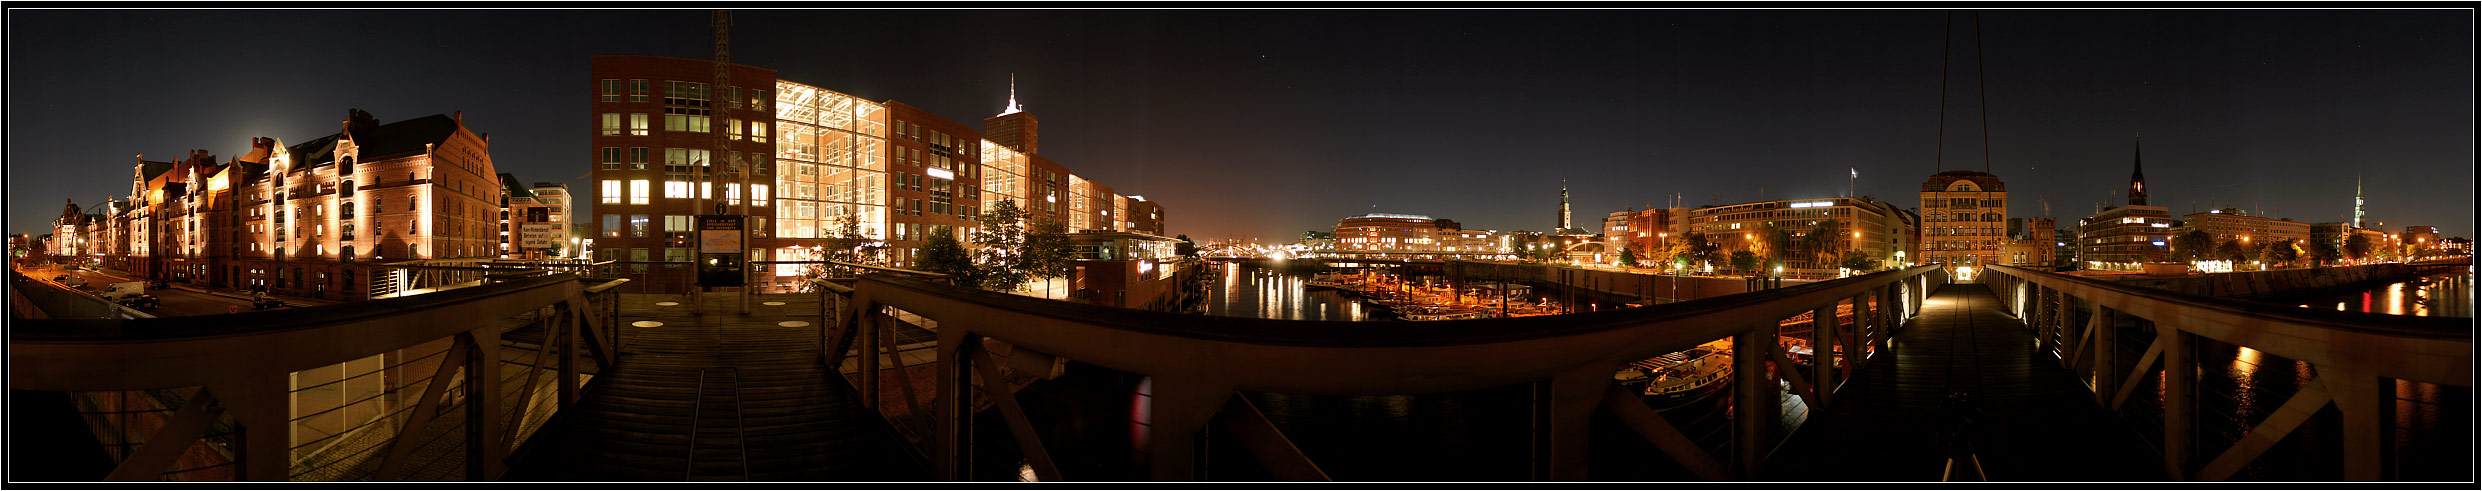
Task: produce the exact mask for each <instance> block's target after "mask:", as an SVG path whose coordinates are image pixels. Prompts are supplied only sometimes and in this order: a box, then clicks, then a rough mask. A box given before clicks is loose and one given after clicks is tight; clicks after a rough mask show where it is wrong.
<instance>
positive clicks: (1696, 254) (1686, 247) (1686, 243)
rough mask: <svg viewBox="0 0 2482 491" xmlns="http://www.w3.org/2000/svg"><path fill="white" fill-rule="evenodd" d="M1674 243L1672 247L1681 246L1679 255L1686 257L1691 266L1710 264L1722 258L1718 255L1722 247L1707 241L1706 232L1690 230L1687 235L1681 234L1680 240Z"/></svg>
mask: <svg viewBox="0 0 2482 491" xmlns="http://www.w3.org/2000/svg"><path fill="white" fill-rule="evenodd" d="M1674 244H1676V245H1674V247H1679V248H1681V254H1680V256H1681V257H1685V258H1688V260H1689V264H1690V265H1692V266H1705V265H1712V264H1715V263H1716V262H1717V260H1720V259H1723V258H1722V257H1720V256H1721V254H1722V252H1723V247H1722V246H1717V245H1715V243H1713V242H1708V241H1707V240H1706V234H1702V233H1698V232H1690V233H1689V234H1688V235H1683V236H1681V239H1680V242H1676V243H1674Z"/></svg>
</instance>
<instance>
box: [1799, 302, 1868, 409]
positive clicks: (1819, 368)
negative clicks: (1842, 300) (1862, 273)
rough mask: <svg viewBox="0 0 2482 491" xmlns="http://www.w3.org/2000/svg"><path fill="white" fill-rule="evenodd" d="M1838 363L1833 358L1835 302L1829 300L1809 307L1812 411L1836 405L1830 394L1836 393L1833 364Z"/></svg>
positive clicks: (1834, 345) (1834, 352) (1834, 347)
mask: <svg viewBox="0 0 2482 491" xmlns="http://www.w3.org/2000/svg"><path fill="white" fill-rule="evenodd" d="M1856 313H1858V312H1856ZM1839 364H1841V362H1840V361H1838V360H1836V304H1834V303H1829V304H1827V306H1825V307H1819V308H1816V309H1811V310H1810V382H1811V384H1810V392H1812V393H1815V394H1817V395H1818V397H1814V398H1812V399H1815V400H1816V402H1817V404H1818V407H1816V408H1812V409H1813V410H1822V409H1826V408H1827V406H1829V405H1832V404H1835V401H1834V398H1833V397H1831V396H1832V395H1834V394H1835V392H1836V366H1837V365H1839Z"/></svg>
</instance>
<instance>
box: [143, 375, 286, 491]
mask: <svg viewBox="0 0 2482 491" xmlns="http://www.w3.org/2000/svg"><path fill="white" fill-rule="evenodd" d="M289 377H290V376H289V375H287V374H283V373H278V374H275V375H268V376H252V377H248V378H245V379H241V380H237V381H234V382H232V383H231V384H232V385H229V386H210V387H207V388H204V389H200V390H201V393H202V394H204V393H207V392H213V393H214V394H215V395H216V397H218V398H219V400H221V401H223V402H225V403H226V404H225V405H226V406H227V407H229V408H230V410H231V411H232V414H233V422H234V423H236V424H237V425H238V426H239V428H236V429H235V430H234V432H235V433H236V434H235V435H233V439H234V440H236V441H239V442H241V445H240V447H239V448H237V449H236V450H239V451H237V452H234V457H235V458H236V459H239V460H240V461H241V480H244V481H285V480H290V479H292V477H293V476H292V475H291V473H292V467H293V459H292V458H291V455H292V454H293V441H292V440H293V438H292V436H293V435H292V433H293V432H292V431H291V429H292V428H291V427H290V426H291V425H292V423H293V421H292V414H291V413H292V407H291V404H288V400H287V399H288V397H287V396H290V395H291V393H290V392H289V391H287V390H286V385H287V383H286V382H287V380H288V379H289ZM185 447H186V446H185ZM156 471H157V472H158V473H161V472H162V471H163V470H162V469H157V470H156ZM150 477H152V476H150Z"/></svg>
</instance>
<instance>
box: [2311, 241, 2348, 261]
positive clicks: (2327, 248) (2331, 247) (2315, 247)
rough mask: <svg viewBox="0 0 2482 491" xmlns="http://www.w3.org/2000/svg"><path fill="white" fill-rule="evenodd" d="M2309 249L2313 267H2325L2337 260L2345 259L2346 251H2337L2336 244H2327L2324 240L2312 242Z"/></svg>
mask: <svg viewBox="0 0 2482 491" xmlns="http://www.w3.org/2000/svg"><path fill="white" fill-rule="evenodd" d="M2309 249H2310V250H2309V253H2308V255H2309V257H2310V261H2312V263H2311V264H2312V265H2316V266H2324V265H2326V264H2327V263H2332V262H2335V261H2336V260H2337V259H2343V258H2344V251H2339V250H2336V248H2335V244H2330V243H2327V241H2324V240H2312V241H2310V247H2309Z"/></svg>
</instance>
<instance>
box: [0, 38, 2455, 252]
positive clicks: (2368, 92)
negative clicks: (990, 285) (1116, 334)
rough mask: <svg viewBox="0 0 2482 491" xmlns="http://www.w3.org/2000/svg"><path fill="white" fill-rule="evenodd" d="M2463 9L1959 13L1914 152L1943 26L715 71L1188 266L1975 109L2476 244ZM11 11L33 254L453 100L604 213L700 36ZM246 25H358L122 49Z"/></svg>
mask: <svg viewBox="0 0 2482 491" xmlns="http://www.w3.org/2000/svg"><path fill="white" fill-rule="evenodd" d="M2468 13H2469V12H2467V11H2461V10H2388V11H2151V10H2138V11H2098V10H2080V11H2029V10H1993V11H1984V12H1982V13H1981V15H1980V18H1981V22H1980V26H1979V27H1980V29H1979V30H1980V32H1979V38H1980V40H1981V41H1982V42H1983V43H1985V44H1987V49H1982V50H1980V52H1979V53H1978V52H1977V43H1976V42H1975V41H1976V33H1975V30H1976V24H1975V17H1974V14H1973V13H1972V12H1967V11H1957V12H1955V14H1954V24H1953V28H1954V32H1953V34H1954V37H1953V39H1952V40H1951V41H1950V43H1949V48H1950V49H1949V51H1950V53H1949V57H1948V60H1947V61H1948V63H1949V66H1948V68H1949V74H1948V75H1949V76H1948V80H1947V82H1948V83H1947V87H1946V95H1947V98H1948V100H1947V104H1946V111H1947V114H1946V117H1945V123H1944V126H1945V138H1944V143H1945V144H1944V149H1943V150H1941V151H1940V152H1938V155H1936V156H1934V147H1935V145H1934V142H1935V141H1938V140H1939V137H1940V134H1939V131H1938V128H1939V127H1940V126H1941V124H1942V122H1941V120H1940V114H1939V109H1940V108H1939V102H1940V101H1939V96H1940V90H1941V89H1940V84H1939V82H1940V68H1941V67H1940V61H1941V60H1940V59H1939V58H1940V57H1939V54H1940V53H1938V50H1939V46H1941V35H1942V29H1943V22H1944V19H1945V18H1946V17H1945V15H1946V14H1944V13H1943V12H1942V11H1937V10H1874V11H1766V12H1735V11H1704V10H1692V11H1673V10H1654V11H1617V12H1602V13H1593V14H1588V13H1583V12H1570V11H1520V12H1496V13H1493V12H1427V11H1311V12H1281V11H1147V12H1105V11H1048V12H998V11H941V12H907V11H868V12H843V11H784V12H775V11H743V12H741V13H740V14H739V15H738V20H737V21H736V24H735V28H734V32H735V37H734V39H733V41H734V42H733V45H734V61H735V62H737V63H743V64H748V65H754V66H766V67H770V68H774V69H776V70H779V71H780V72H781V74H782V75H781V76H782V77H784V78H786V79H794V80H804V81H807V82H809V83H815V84H818V85H819V86H821V87H826V88H830V89H833V90H839V91H844V92H847V93H851V94H854V95H856V96H858V97H863V98H867V99H871V100H877V101H886V100H896V101H902V102H904V103H907V104H910V105H914V106H917V107H921V108H923V109H925V110H928V111H931V112H933V113H936V114H939V115H941V116H944V117H947V118H950V119H955V120H960V121H970V120H976V119H980V118H982V117H986V116H989V115H991V114H996V113H998V112H999V111H1001V110H1002V109H1003V106H1004V105H1005V102H1006V100H1007V98H1008V96H1009V93H1008V91H1009V80H1010V74H1012V73H1013V74H1015V77H1016V86H1017V94H1016V95H1017V98H1018V100H1019V101H1020V102H1022V103H1023V104H1024V107H1025V109H1026V110H1027V111H1029V112H1033V113H1037V114H1040V115H1041V116H1042V118H1043V119H1044V120H1045V123H1046V124H1045V127H1046V131H1045V132H1044V133H1045V136H1046V137H1047V138H1046V140H1048V142H1047V144H1046V145H1044V147H1045V154H1046V155H1050V156H1054V157H1055V158H1058V159H1061V160H1064V161H1075V162H1079V163H1080V164H1079V169H1080V170H1079V172H1080V173H1081V174H1090V175H1091V176H1092V177H1094V178H1096V179H1099V180H1103V181H1108V182H1112V183H1114V185H1115V186H1117V187H1118V188H1119V190H1120V191H1121V192H1123V193H1124V194H1142V195H1145V196H1148V197H1149V198H1150V199H1153V200H1157V201H1161V202H1163V203H1164V205H1165V206H1166V208H1168V209H1173V210H1178V213H1177V215H1178V216H1176V217H1174V218H1173V219H1171V220H1169V221H1167V222H1166V228H1167V232H1168V233H1172V234H1184V235H1190V236H1192V237H1194V238H1198V239H1202V240H1205V239H1222V238H1233V237H1238V238H1244V239H1247V238H1253V237H1255V238H1258V239H1261V240H1262V241H1267V242H1285V241H1289V239H1290V237H1292V236H1293V235H1294V234H1298V233H1299V232H1300V231H1301V230H1318V229H1325V228H1327V227H1329V226H1332V225H1333V224H1334V223H1335V221H1336V220H1337V219H1339V218H1341V217H1345V216H1352V215H1359V214H1364V213H1368V212H1372V211H1377V212H1389V213H1411V214H1424V215H1432V216H1454V217H1458V218H1459V220H1461V221H1463V222H1464V223H1465V224H1466V227H1467V228H1473V229H1496V230H1501V231H1509V230H1520V229H1522V230H1538V231H1539V230H1547V229H1549V228H1551V226H1552V223H1550V222H1551V221H1550V220H1549V219H1547V218H1544V217H1546V216H1548V214H1549V213H1548V212H1549V211H1550V210H1551V209H1552V208H1553V207H1554V206H1555V204H1556V202H1555V201H1554V200H1555V199H1556V193H1557V192H1558V189H1559V188H1560V185H1561V184H1560V182H1561V180H1563V179H1566V180H1568V181H1569V182H1570V185H1569V187H1570V192H1571V193H1572V196H1573V206H1574V207H1575V208H1576V210H1577V213H1578V215H1579V216H1601V215H1602V214H1604V213H1606V212H1609V211H1615V210H1620V209H1623V208H1625V207H1636V208H1643V207H1645V206H1647V205H1650V204H1651V205H1653V206H1658V207H1661V206H1667V205H1670V204H1671V203H1668V202H1667V201H1669V200H1670V199H1671V198H1670V197H1672V196H1674V195H1675V194H1677V195H1679V196H1680V197H1681V203H1679V204H1680V205H1682V206H1690V207H1696V206H1701V205H1724V204H1733V203H1744V202H1753V201H1761V200H1777V199H1793V198H1808V197H1828V196H1844V195H1848V194H1859V195H1868V196H1873V197H1876V198H1878V199H1880V200H1883V201H1890V202H1892V203H1894V204H1896V205H1898V206H1899V207H1905V208H1910V207H1913V206H1914V205H1915V203H1910V202H1909V201H1913V200H1911V199H1907V197H1909V196H1910V195H1912V194H1913V193H1914V192H1915V191H1916V190H1917V189H1916V188H1917V187H1918V186H1919V185H1920V183H1921V182H1922V180H1923V179H1925V178H1926V177H1927V176H1929V175H1930V174H1932V173H1935V172H1938V171H1940V170H1960V169H1962V170H1983V169H1985V168H1986V167H1985V166H1986V162H1984V159H1983V155H1984V152H1985V148H1984V147H1983V145H1982V141H1983V134H1982V128H1983V125H1984V123H1983V121H1982V120H1981V117H1980V115H1982V114H1984V113H1985V111H1986V109H1985V107H1984V103H1985V102H1987V106H1988V107H1987V114H1988V115H1989V117H1990V121H1989V122H1988V128H1989V135H1988V138H1989V148H1988V153H1989V155H1990V156H1991V160H1990V162H1988V163H1987V165H1988V167H1987V169H1988V170H1989V171H1990V172H1991V173H1993V174H1996V175H1998V176H2000V177H2001V178H2002V179H2005V180H2006V181H2007V182H2008V183H2009V186H2010V187H2011V190H2010V191H2011V197H2012V198H2014V199H2012V200H2010V201H2011V203H2010V210H2009V211H2010V216H2048V217H2057V218H2060V219H2062V221H2063V223H2073V221H2074V220H2075V219H2076V218H2077V217H2082V216H2086V215H2089V214H2092V213H2093V212H2094V211H2095V208H2098V207H2108V206H2114V205H2118V204H2122V203H2124V202H2125V199H2126V197H2124V196H2119V195H2118V194H2116V193H2117V192H2119V191H2120V190H2122V189H2124V188H2125V185H2126V177H2125V176H2126V175H2127V173H2128V172H2129V170H2130V166H2131V164H2132V162H2131V161H2130V157H2129V154H2130V146H2131V145H2132V142H2131V141H2130V138H2131V136H2132V135H2133V134H2137V133H2143V134H2145V135H2146V136H2147V137H2148V138H2147V139H2148V140H2151V141H2149V142H2148V143H2150V145H2148V147H2149V148H2148V149H2147V150H2148V155H2147V157H2148V158H2147V160H2148V161H2149V162H2148V164H2151V165H2148V167H2149V169H2148V170H2149V171H2150V172H2148V174H2147V176H2148V182H2149V185H2150V186H2151V187H2153V188H2154V192H2152V193H2151V194H2152V198H2153V200H2154V204H2155V205H2157V206H2164V207H2166V208H2169V209H2170V210H2171V211H2172V212H2173V213H2174V214H2176V215H2178V214H2186V213H2188V212H2191V211H2204V210H2210V209H2222V208H2239V209H2245V210H2257V211H2258V213H2260V214H2263V215H2266V216H2270V217H2279V218H2291V219H2293V220H2297V221H2300V222H2304V223H2323V222H2336V221H2349V220H2350V218H2351V217H2350V214H2351V213H2352V211H2353V210H2352V204H2353V198H2354V195H2353V193H2354V189H2353V186H2352V183H2353V181H2354V180H2355V179H2356V177H2358V178H2359V179H2360V181H2361V182H2362V185H2363V186H2364V188H2365V189H2367V190H2368V191H2367V197H2368V202H2369V205H2368V209H2369V210H2370V213H2371V218H2372V220H2373V221H2384V222H2385V223H2386V227H2387V228H2388V229H2389V230H2390V231H2391V232H2392V231H2393V230H2396V229H2401V228H2402V227H2405V226H2412V225H2432V226H2438V227H2440V233H2441V234H2442V235H2443V236H2452V237H2469V236H2471V235H2472V234H2473V230H2472V221H2473V218H2472V209H2473V196H2474V193H2473V187H2472V185H2471V183H2472V182H2473V175H2472V168H2471V160H2472V154H2471V152H2470V148H2471V147H2472V144H2473V139H2472V134H2473V125H2472V120H2471V119H2470V108H2471V107H2472V105H2473V104H2472V103H2473V98H2472V95H2471V93H2470V91H2469V89H2470V87H2471V82H2472V79H2471V76H2470V73H2471V69H2472V62H2471V60H2472V52H2471V51H2470V45H2471V40H2472V32H2471V30H2470V24H2469V22H2467V21H2468V20H2470V19H2469V18H2468V16H2467V15H2466V14H2468ZM11 19H12V20H11V22H12V24H13V25H12V26H11V27H12V32H13V34H12V37H13V39H12V40H11V41H12V42H11V46H12V48H11V50H12V53H11V63H12V65H13V66H14V67H15V68H18V70H15V71H13V74H14V75H13V76H12V80H11V82H12V83H11V96H12V98H13V99H15V100H16V101H17V102H19V103H18V104H13V105H12V106H11V109H10V111H11V114H10V121H11V128H12V132H11V133H12V145H10V151H9V152H10V158H11V159H12V160H15V161H17V162H18V164H17V165H13V166H11V168H10V169H9V171H10V173H11V177H12V179H11V182H12V183H13V184H11V186H10V194H11V196H12V199H11V201H10V203H9V205H10V207H11V208H12V209H13V210H15V211H13V212H12V214H11V215H10V216H9V219H8V220H9V222H10V223H11V227H10V232H12V233H33V234H41V233H44V231H42V230H41V229H42V228H43V227H44V226H45V225H46V224H47V223H48V221H49V220H50V219H51V218H54V217H56V216H57V215H58V212H59V206H60V200H62V199H63V198H69V199H72V200H75V201H76V203H77V204H78V205H80V206H82V207H85V206H93V205H94V204H96V203H97V202H99V201H100V200H102V199H104V198H106V197H111V196H120V195H125V194H126V193H127V182H126V181H125V179H126V174H127V173H128V172H127V170H126V169H127V167H125V166H127V165H130V164H131V163H132V160H125V159H129V158H130V157H131V156H132V155H135V154H141V153H143V154H145V155H147V156H148V157H147V159H148V160H167V159H170V158H173V157H174V156H178V155H184V154H186V153H187V152H188V151H189V150H191V149H205V150H207V151H209V152H211V153H215V154H218V155H220V156H224V157H227V158H229V157H231V156H234V155H238V154H241V153H244V152H246V151H247V150H248V145H249V142H250V141H251V140H250V139H251V138H253V137H274V138H278V139H282V140H285V141H286V143H287V144H293V143H298V142H299V141H301V140H307V139H312V138H317V137H319V136H321V135H327V134H331V133H335V132H336V130H337V121H338V120H341V119H343V114H344V112H345V111H346V110H347V109H354V108H358V109H362V110H365V111H369V112H371V113H372V114H373V115H375V116H376V117H377V118H378V119H379V120H381V121H383V122H394V121H403V120H408V119H414V118H419V117H423V116H428V115H432V114H448V113H451V112H457V111H462V112H463V113H464V115H465V117H466V118H468V119H466V122H467V124H468V125H469V126H471V127H472V128H474V130H475V131H477V132H485V133H492V134H493V135H494V138H493V141H494V142H495V143H498V145H495V147H496V148H493V149H492V150H493V156H494V158H495V160H496V161H497V162H498V163H499V165H500V168H501V169H502V171H503V172H510V173H513V174H516V175H517V177H518V178H519V179H523V180H526V181H529V182H533V181H548V182H561V183H567V184H569V185H570V186H571V187H572V189H581V190H586V189H591V188H590V187H589V186H587V182H586V180H585V179H584V174H585V173H586V168H587V164H588V161H589V159H591V158H592V155H591V154H590V153H591V152H592V149H591V148H589V146H588V144H587V143H586V139H585V138H584V137H583V136H581V135H582V134H583V133H582V132H581V131H580V130H581V129H583V128H586V127H588V126H589V125H590V124H591V123H592V122H590V121H585V120H583V119H581V116H579V115H580V114H584V113H585V112H586V111H584V110H583V108H584V107H585V106H586V105H587V104H589V102H590V101H588V100H585V99H582V98H579V97H576V96H574V95H575V94H579V93H582V92H581V91H580V90H578V87H577V85H578V84H580V83H583V82H580V80H583V78H582V77H583V74H584V73H585V72H586V61H587V59H588V57H589V56H592V55H596V54H641V55H660V56H680V57H690V58H703V57H705V56H706V55H707V54H708V53H707V52H706V50H707V49H709V45H708V44H707V42H708V36H709V35H710V34H711V33H710V32H709V26H708V24H707V18H706V15H705V12H704V11H436V10H434V11H286V10H276V11H203V10H175V11H144V10H115V11H67V10H20V11H15V12H13V15H12V16H11ZM260 24H272V25H317V24H329V25H351V26H355V28H354V29H353V30H351V31H350V32H352V34H347V35H342V38H341V39H314V38H312V37H309V36H305V35H303V34H301V33H302V32H305V31H301V30H296V29H272V30H268V29H241V30H233V31H230V32H225V31H218V35H215V36H200V39H187V38H185V39H183V40H182V41H181V42H178V43H167V42H163V41H158V40H151V39H149V38H147V37H144V36H135V37H133V36H128V35H126V34H125V33H130V32H177V31H180V30H182V29H200V28H212V26H241V25H260ZM820 25H828V26H836V27H832V28H828V29H827V30H825V31H822V30H821V29H819V28H817V27H815V26H820ZM438 26H454V27H453V28H450V29H446V30H442V29H441V28H439V27H438ZM448 32H465V33H474V34H473V35H454V34H443V33H448ZM835 33H842V34H844V35H835ZM512 47H523V48H512ZM1977 58H1979V60H1980V62H1977ZM314 60H331V61H324V62H322V61H314ZM1984 63H1987V64H1988V66H1987V67H1984V66H1981V65H1982V64H1984ZM1977 72H1979V74H1980V75H1981V76H1982V78H1983V80H1981V81H1977V80H1976V77H1975V75H1976V73H1977ZM1986 84H1987V87H1988V89H1989V94H1988V95H1987V97H1986V96H1984V95H1983V94H1980V93H1979V89H1978V86H1981V85H1986ZM47 94H52V95H47ZM58 94H85V96H78V97H63V96H58ZM99 130H102V131H99ZM37 142H41V143H37ZM1934 160H1937V161H1938V162H1937V163H1934ZM1856 171H1857V172H1858V173H1859V177H1858V179H1854V178H1852V177H1850V175H1849V173H1850V172H1856ZM1848 183H1858V187H1859V190H1858V192H1847V191H1846V186H1847V185H1848ZM2046 203H2047V205H2048V207H2049V213H2045V212H2044V211H2045V210H2044V206H2045V204H2046Z"/></svg>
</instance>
